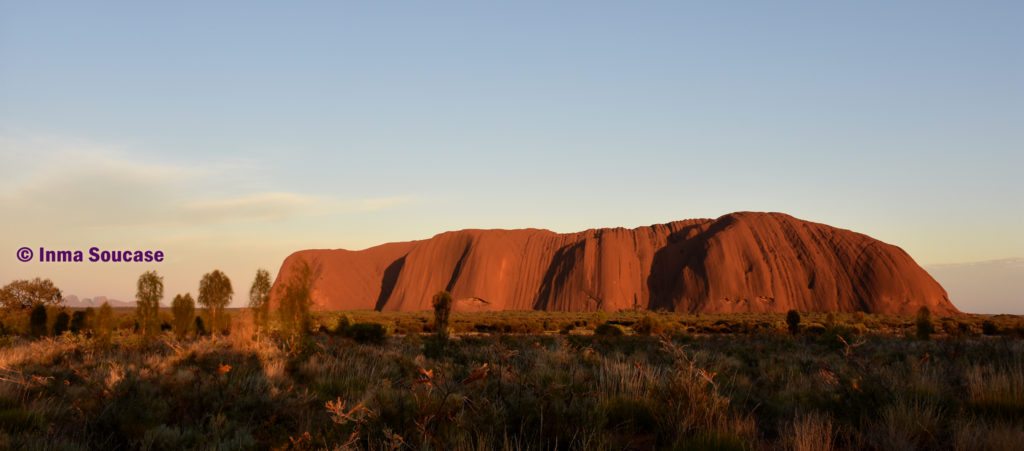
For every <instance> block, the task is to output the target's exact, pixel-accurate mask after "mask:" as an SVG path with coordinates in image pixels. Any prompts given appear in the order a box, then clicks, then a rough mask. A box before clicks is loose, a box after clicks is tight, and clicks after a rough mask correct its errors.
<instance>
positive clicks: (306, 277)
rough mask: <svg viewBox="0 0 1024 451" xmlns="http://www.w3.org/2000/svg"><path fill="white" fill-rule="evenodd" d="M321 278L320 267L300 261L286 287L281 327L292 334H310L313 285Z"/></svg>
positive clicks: (282, 304) (282, 305)
mask: <svg viewBox="0 0 1024 451" xmlns="http://www.w3.org/2000/svg"><path fill="white" fill-rule="evenodd" d="M319 276H320V267H319V265H311V264H310V263H309V262H308V261H306V260H302V261H300V262H299V263H298V264H297V265H296V266H295V269H294V272H293V273H292V276H291V279H289V281H288V283H287V284H286V285H285V287H284V295H283V296H281V305H280V307H279V312H278V313H279V314H280V316H281V326H282V327H283V328H284V330H285V331H287V332H288V333H290V334H293V335H305V334H306V333H308V332H309V326H310V318H309V308H310V306H311V305H312V303H313V283H314V282H316V279H317V277H319Z"/></svg>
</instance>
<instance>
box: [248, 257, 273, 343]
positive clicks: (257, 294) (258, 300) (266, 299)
mask: <svg viewBox="0 0 1024 451" xmlns="http://www.w3.org/2000/svg"><path fill="white" fill-rule="evenodd" d="M249 308H251V309H252V317H253V322H255V323H256V331H257V332H259V331H261V330H265V329H266V328H267V326H268V325H269V323H270V273H269V272H267V270H265V269H258V270H256V278H255V279H253V281H252V287H251V288H249Z"/></svg>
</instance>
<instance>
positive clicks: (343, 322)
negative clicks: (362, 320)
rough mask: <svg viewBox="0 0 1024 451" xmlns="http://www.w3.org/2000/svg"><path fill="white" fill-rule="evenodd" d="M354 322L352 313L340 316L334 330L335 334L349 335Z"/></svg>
mask: <svg viewBox="0 0 1024 451" xmlns="http://www.w3.org/2000/svg"><path fill="white" fill-rule="evenodd" d="M353 322H354V321H352V315H349V314H348V313H345V314H343V315H341V316H340V317H339V318H338V322H337V323H336V324H335V325H334V330H333V331H332V332H333V333H334V334H335V335H341V336H343V337H347V336H349V335H350V330H349V329H351V328H352V324H353Z"/></svg>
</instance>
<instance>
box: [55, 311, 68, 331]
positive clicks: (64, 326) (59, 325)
mask: <svg viewBox="0 0 1024 451" xmlns="http://www.w3.org/2000/svg"><path fill="white" fill-rule="evenodd" d="M70 328H71V315H68V312H65V311H61V312H60V313H58V314H57V319H56V320H55V321H54V322H53V334H54V335H56V336H58V337H59V336H61V335H63V334H64V332H67V331H68V329H70Z"/></svg>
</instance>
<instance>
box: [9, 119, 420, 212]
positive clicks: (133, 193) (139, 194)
mask: <svg viewBox="0 0 1024 451" xmlns="http://www.w3.org/2000/svg"><path fill="white" fill-rule="evenodd" d="M0 149H2V150H3V152H2V155H3V160H0V162H2V163H4V164H3V167H4V168H5V169H3V172H2V173H0V175H2V176H3V180H4V182H3V184H4V185H3V188H4V189H3V191H2V194H0V207H3V208H4V209H5V210H6V211H9V212H12V213H14V215H13V216H14V217H31V218H34V219H33V221H32V222H33V224H34V225H33V227H35V225H37V224H40V223H44V224H46V223H49V224H54V225H62V226H66V225H74V226H87V227H114V228H124V227H137V226H153V225H156V226H161V225H163V226H193V227H195V226H202V225H204V224H215V223H216V224H220V223H225V222H233V221H250V222H251V221H279V220H283V219H288V218H295V217H306V216H310V217H311V216H322V215H325V214H336V213H356V212H367V211H379V210H385V209H389V208H395V207H398V206H401V205H403V204H406V203H408V202H409V201H410V199H411V198H410V197H407V196H396V197H380V198H362V199H346V198H335V197H328V196H320V195H311V194H304V193H298V192H290V191H277V190H275V191H258V190H257V191H249V192H241V193H233V194H219V195H212V194H209V193H210V192H218V193H222V192H225V191H237V188H235V187H236V186H253V185H259V183H255V182H257V181H258V180H247V179H246V177H247V176H246V174H252V175H250V176H248V177H253V178H255V177H259V174H258V173H259V171H240V170H237V164H236V163H237V162H234V161H232V162H227V163H221V162H202V164H181V163H170V162H157V161H153V160H152V159H149V158H146V157H145V156H144V155H140V154H138V153H134V154H133V153H130V152H128V151H126V150H124V149H123V148H118V147H116V146H110V147H104V146H102V145H98V144H95V143H89V142H85V141H79V140H62V139H55V138H46V137H42V138H41V137H12V136H5V135H0ZM249 164H250V165H252V164H253V163H252V162H249ZM226 168H233V170H230V171H228V170H227V169H226ZM226 179H229V180H228V181H225V180H226ZM249 182H253V183H249Z"/></svg>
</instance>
